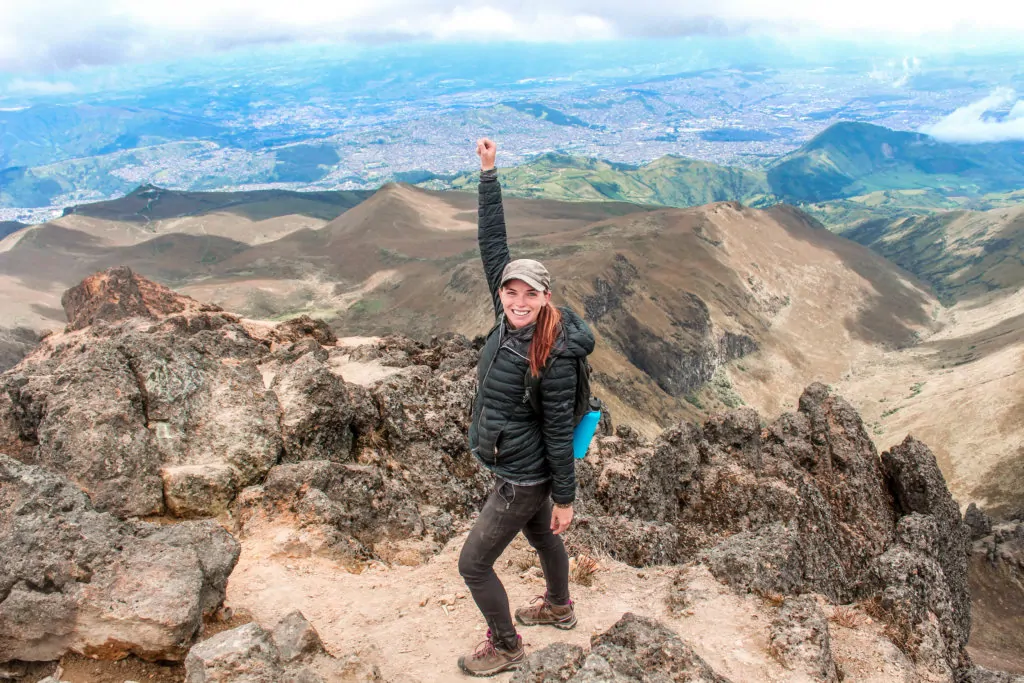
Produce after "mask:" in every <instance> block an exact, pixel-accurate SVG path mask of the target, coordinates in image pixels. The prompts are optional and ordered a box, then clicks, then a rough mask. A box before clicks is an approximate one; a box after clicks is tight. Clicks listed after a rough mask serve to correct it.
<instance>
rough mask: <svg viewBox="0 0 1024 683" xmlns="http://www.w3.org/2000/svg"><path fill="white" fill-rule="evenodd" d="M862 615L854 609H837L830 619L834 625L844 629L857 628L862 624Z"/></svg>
mask: <svg viewBox="0 0 1024 683" xmlns="http://www.w3.org/2000/svg"><path fill="white" fill-rule="evenodd" d="M861 620H862V619H861V615H860V614H859V613H858V612H857V611H856V610H855V609H854V608H853V607H843V606H839V607H836V609H835V611H834V612H832V616H831V617H830V618H829V621H831V622H832V623H833V624H837V625H839V626H842V627H843V628H857V627H858V626H860V624H861Z"/></svg>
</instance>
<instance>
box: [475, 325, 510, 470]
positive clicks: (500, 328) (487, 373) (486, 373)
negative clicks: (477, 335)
mask: <svg viewBox="0 0 1024 683" xmlns="http://www.w3.org/2000/svg"><path fill="white" fill-rule="evenodd" d="M504 332H505V318H504V316H502V318H501V321H500V322H499V323H498V348H496V349H495V350H494V355H493V356H491V362H490V363H488V364H487V370H485V371H484V378H483V379H482V380H480V389H479V391H481V392H482V391H483V390H484V385H485V384H487V378H488V377H489V376H490V374H491V368H493V367H494V361H496V360H498V354H499V353H500V352H501V349H502V346H503V344H502V343H501V338H502V337H503V336H504ZM483 412H484V406H483V403H481V404H480V415H483ZM480 415H478V416H477V417H478V418H479V417H480ZM499 436H500V434H499ZM492 455H493V456H494V464H495V465H497V464H498V442H497V440H495V442H494V453H493V454H492Z"/></svg>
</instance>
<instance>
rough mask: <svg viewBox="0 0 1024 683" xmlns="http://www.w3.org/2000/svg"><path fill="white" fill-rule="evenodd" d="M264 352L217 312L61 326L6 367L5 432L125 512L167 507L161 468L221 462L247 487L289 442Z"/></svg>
mask: <svg viewBox="0 0 1024 683" xmlns="http://www.w3.org/2000/svg"><path fill="white" fill-rule="evenodd" d="M265 353H266V347H265V346H264V345H263V344H262V343H260V342H257V341H255V340H254V339H252V338H251V337H249V336H248V335H247V333H246V332H245V330H244V329H243V328H242V327H241V326H239V325H238V324H237V323H235V322H233V319H231V318H230V317H226V316H225V315H224V314H220V313H200V314H197V317H193V318H185V317H182V316H179V317H171V318H165V319H162V320H160V321H158V322H156V323H150V322H147V321H140V320H139V319H137V318H135V319H130V320H127V321H123V322H120V323H116V324H114V325H112V326H103V327H93V328H88V329H85V330H82V331H81V332H80V333H76V335H75V337H74V338H70V337H69V336H67V335H52V336H51V337H50V338H48V339H47V340H46V343H45V344H44V345H43V346H41V347H40V348H39V349H37V351H36V352H35V354H33V355H32V356H30V357H29V358H27V359H26V360H25V361H23V362H22V363H21V364H20V365H19V366H18V367H16V368H14V369H13V370H11V371H9V372H8V373H6V374H4V375H3V376H2V377H0V390H2V392H0V393H3V394H6V398H7V400H8V401H9V402H10V403H9V408H8V415H9V417H10V419H9V421H8V422H7V423H6V425H7V427H8V429H7V431H6V433H2V432H4V422H3V421H2V420H0V441H2V442H8V443H14V442H17V443H20V444H21V447H20V448H19V449H18V452H19V457H20V458H21V459H23V460H25V461H28V462H35V463H38V464H42V465H45V466H46V467H49V468H50V469H52V470H54V471H57V472H60V473H62V474H64V475H66V476H68V477H69V478H70V479H71V480H72V481H74V482H75V483H77V484H79V485H80V486H81V487H82V488H83V489H85V490H86V491H88V492H89V495H90V497H91V498H92V500H93V502H94V503H95V504H96V505H97V507H99V508H100V509H103V510H109V511H111V512H114V513H115V514H118V515H119V516H122V517H134V516H144V515H150V514H159V513H162V512H163V511H164V501H163V494H164V482H163V480H162V478H161V476H160V470H161V469H162V468H163V467H177V466H182V465H206V464H208V463H224V464H227V465H228V466H230V467H231V468H232V469H233V470H234V481H235V486H236V487H242V486H246V485H248V484H251V483H255V482H256V481H259V480H261V479H262V478H263V476H265V474H266V472H267V470H269V469H270V467H271V466H272V465H273V464H274V463H275V462H277V458H278V456H279V454H280V450H281V433H280V426H279V424H278V412H279V406H278V403H277V399H276V397H275V396H274V395H273V394H272V393H271V392H268V391H266V389H265V388H264V386H263V378H262V376H261V374H260V372H259V370H258V369H257V367H256V365H255V363H254V362H253V361H254V359H256V358H259V357H261V356H262V355H263V354H265ZM12 431H13V432H14V433H13V434H12V433H11V432H12ZM234 492H235V491H234V490H233V491H232V492H231V493H232V495H233V493H234Z"/></svg>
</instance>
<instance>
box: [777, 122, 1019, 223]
mask: <svg viewBox="0 0 1024 683" xmlns="http://www.w3.org/2000/svg"><path fill="white" fill-rule="evenodd" d="M768 184H769V185H770V187H771V189H772V192H774V194H776V195H778V196H779V197H781V198H782V199H783V200H785V201H788V202H793V203H802V202H821V201H827V200H830V199H841V198H846V197H853V196H858V195H864V194H869V193H872V192H877V191H881V190H913V189H928V190H934V191H936V192H938V193H939V194H941V195H943V196H947V197H953V196H960V195H966V196H970V197H978V196H981V195H984V194H987V193H992V192H1009V191H1013V190H1019V189H1021V188H1024V142H1002V143H985V144H973V145H963V144H948V143H943V142H939V141H937V140H935V139H934V138H931V137H929V136H927V135H922V134H920V133H909V132H905V131H894V130H890V129H888V128H883V127H881V126H875V125H872V124H868V123H849V122H847V123H837V124H835V125H833V126H830V127H829V128H828V129H826V130H825V131H823V132H822V133H820V134H819V135H817V136H816V137H815V138H814V139H812V140H811V141H810V142H808V143H807V144H806V145H804V146H803V147H801V148H800V149H798V150H796V151H795V152H792V153H790V154H787V155H786V156H784V157H782V158H780V159H779V160H777V161H775V162H774V163H772V164H771V165H770V166H769V167H768Z"/></svg>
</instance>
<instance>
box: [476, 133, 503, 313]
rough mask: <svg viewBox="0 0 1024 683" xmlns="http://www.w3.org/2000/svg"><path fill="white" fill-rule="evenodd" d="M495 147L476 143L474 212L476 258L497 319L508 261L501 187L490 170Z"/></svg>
mask: <svg viewBox="0 0 1024 683" xmlns="http://www.w3.org/2000/svg"><path fill="white" fill-rule="evenodd" d="M497 149H498V148H497V145H495V144H494V142H493V141H492V140H488V139H487V138H484V139H483V140H480V141H479V142H477V143H476V153H477V154H478V155H480V195H479V200H480V204H479V208H478V210H477V241H478V243H479V244H480V258H481V259H483V262H484V275H486V276H487V288H488V289H489V290H490V291H491V300H492V301H493V303H494V314H495V316H498V315H501V311H502V308H501V298H500V297H499V296H498V289H499V287H500V286H501V273H502V271H503V270H505V266H506V265H508V262H509V261H510V260H512V259H511V257H510V256H509V253H508V236H507V235H506V233H505V209H504V208H503V207H502V205H501V185H500V184H499V183H498V172H497V169H495V168H494V157H495V154H496V153H497Z"/></svg>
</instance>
